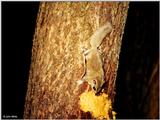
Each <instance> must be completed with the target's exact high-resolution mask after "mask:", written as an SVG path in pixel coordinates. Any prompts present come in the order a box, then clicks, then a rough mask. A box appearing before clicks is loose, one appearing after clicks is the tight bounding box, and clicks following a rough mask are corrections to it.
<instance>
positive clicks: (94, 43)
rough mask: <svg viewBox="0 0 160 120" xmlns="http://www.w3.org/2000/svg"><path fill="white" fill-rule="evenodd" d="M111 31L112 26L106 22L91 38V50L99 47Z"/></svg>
mask: <svg viewBox="0 0 160 120" xmlns="http://www.w3.org/2000/svg"><path fill="white" fill-rule="evenodd" d="M111 30H112V25H111V23H110V22H107V23H106V24H104V25H103V26H102V27H100V28H99V29H97V30H96V31H95V32H94V33H93V35H92V36H91V40H90V44H91V47H92V48H97V47H99V46H100V44H101V42H102V40H103V39H104V37H105V36H106V35H107V34H108V33H110V32H111Z"/></svg>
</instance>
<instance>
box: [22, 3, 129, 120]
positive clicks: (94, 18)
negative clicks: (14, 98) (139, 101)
mask: <svg viewBox="0 0 160 120" xmlns="http://www.w3.org/2000/svg"><path fill="white" fill-rule="evenodd" d="M127 11H128V2H53V3H51V2H50V3H41V4H40V8H39V13H38V18H37V26H36V31H35V35H34V40H33V48H32V64H31V69H30V76H29V83H28V90H27V96H26V103H25V112H24V118H43V119H44V118H91V115H90V114H89V113H83V112H82V111H81V110H80V109H79V106H78V100H79V95H80V94H81V93H82V92H84V91H85V89H86V84H83V85H81V86H80V87H77V83H76V81H77V80H79V79H81V76H82V74H83V72H84V64H83V55H82V49H81V48H82V47H85V48H89V47H90V45H89V38H90V36H91V35H92V34H93V32H94V31H95V30H96V29H97V28H99V27H100V26H102V25H103V24H104V23H105V22H106V21H109V22H110V23H111V24H112V26H113V30H112V32H111V33H110V34H109V35H107V37H106V38H105V39H104V40H103V42H102V45H101V49H102V55H103V57H104V71H105V81H106V84H105V92H106V93H108V94H109V97H110V98H111V99H112V101H113V100H114V95H115V92H114V89H115V80H116V72H117V67H118V60H119V52H120V47H121V40H122V35H123V30H124V25H125V21H126V17H127Z"/></svg>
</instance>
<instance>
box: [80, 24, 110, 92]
mask: <svg viewBox="0 0 160 120" xmlns="http://www.w3.org/2000/svg"><path fill="white" fill-rule="evenodd" d="M111 30H112V26H111V23H110V22H106V23H105V24H104V25H103V26H101V27H100V28H98V29H97V30H96V31H95V32H94V33H93V35H92V36H91V37H90V45H91V48H90V49H88V50H87V51H85V52H84V67H85V71H84V74H83V75H82V79H81V80H79V81H78V83H79V84H81V83H83V82H84V81H85V82H88V84H89V85H91V87H92V89H93V90H94V92H95V94H97V93H99V92H100V91H101V89H102V86H103V84H104V83H105V81H104V71H103V60H102V55H101V53H100V50H98V47H99V46H100V45H101V43H102V41H103V39H104V38H105V36H106V35H107V34H108V33H110V32H111Z"/></svg>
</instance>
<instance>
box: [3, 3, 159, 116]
mask: <svg viewBox="0 0 160 120" xmlns="http://www.w3.org/2000/svg"><path fill="white" fill-rule="evenodd" d="M38 7H39V2H2V118H4V117H5V116H7V115H15V116H17V118H22V117H23V110H24V101H25V95H26V90H27V82H28V75H29V67H30V62H31V48H32V39H33V34H34V30H35V23H36V17H37V12H38ZM158 53H159V3H158V2H147V3H146V2H131V3H130V8H129V11H128V18H127V22H126V27H125V32H124V36H123V40H122V48H121V53H120V63H119V68H118V75H117V80H116V96H115V103H114V110H115V111H116V112H117V113H118V114H117V118H150V116H149V115H148V114H149V112H146V111H147V110H150V111H151V110H152V109H150V108H148V107H146V106H147V104H144V103H145V102H146V101H145V100H147V99H148V98H147V97H150V96H148V95H146V92H145V91H146V90H148V91H150V87H148V83H149V80H150V76H151V75H152V72H153V70H154V65H155V64H156V63H157V61H158V60H159V54H158ZM154 84H159V82H158V76H157V79H156V81H154ZM158 90H159V89H157V92H155V96H159V93H158ZM148 94H149V93H148ZM158 101H159V100H158V97H156V99H155V100H154V102H155V103H156V105H159V104H158ZM149 102H153V101H152V100H150V99H149ZM146 103H147V102H146ZM152 108H155V106H152ZM158 113H159V112H158V109H157V114H155V115H154V118H159V116H158Z"/></svg>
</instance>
